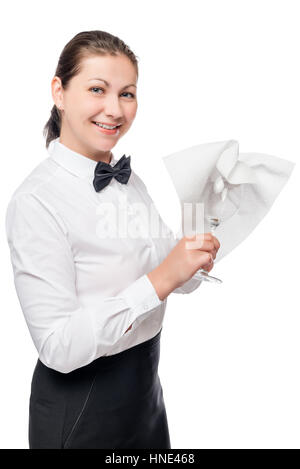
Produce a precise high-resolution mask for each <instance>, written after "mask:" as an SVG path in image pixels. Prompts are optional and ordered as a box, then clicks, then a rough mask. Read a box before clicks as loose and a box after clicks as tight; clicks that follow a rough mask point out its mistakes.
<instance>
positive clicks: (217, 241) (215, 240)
mask: <svg viewBox="0 0 300 469" xmlns="http://www.w3.org/2000/svg"><path fill="white" fill-rule="evenodd" d="M213 242H214V245H215V248H216V249H217V251H218V250H219V249H220V242H219V240H218V239H217V238H216V237H215V236H213Z"/></svg>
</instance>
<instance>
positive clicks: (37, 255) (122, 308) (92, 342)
mask: <svg viewBox="0 0 300 469" xmlns="http://www.w3.org/2000/svg"><path fill="white" fill-rule="evenodd" d="M56 215H57V214H56V213H54V211H53V210H52V208H50V207H49V206H48V204H46V203H45V202H44V201H42V200H41V199H40V198H39V197H38V196H37V195H36V194H34V193H19V194H17V195H15V196H13V198H12V199H11V201H10V202H9V204H8V207H7V212H6V234H7V241H8V244H9V248H10V253H11V262H12V267H13V273H14V283H15V288H16V292H17V295H18V299H19V302H20V305H21V309H22V311H23V314H24V317H25V321H26V323H27V326H28V329H29V332H30V335H31V337H32V340H33V342H34V345H35V347H36V349H37V351H38V353H39V358H40V360H41V361H42V362H43V363H44V364H45V365H46V366H48V367H49V368H53V369H55V370H57V371H60V372H62V373H69V372H71V371H73V370H75V369H77V368H80V367H82V366H85V365H87V364H89V363H90V362H92V361H93V360H95V359H96V358H98V357H100V356H102V355H104V354H105V353H106V352H107V351H109V350H110V348H111V347H112V346H113V345H114V344H115V343H116V342H117V341H118V340H119V339H120V338H121V337H122V336H123V335H124V333H125V331H126V330H127V329H128V328H129V326H130V325H131V324H132V323H134V321H135V319H137V318H138V317H140V316H142V315H143V314H145V313H147V312H149V311H151V310H152V309H155V308H156V307H157V306H159V305H160V304H161V303H162V301H161V300H160V299H159V297H158V295H157V293H156V290H155V288H154V287H153V285H152V283H151V281H150V279H149V278H148V276H147V275H146V274H145V275H143V276H141V277H139V278H138V279H137V280H135V281H134V282H133V283H131V284H130V285H129V286H128V287H127V288H125V289H123V290H122V291H120V293H119V294H118V295H117V296H112V297H105V298H104V299H101V298H100V299H99V304H98V309H97V311H89V310H88V309H86V308H83V307H82V305H81V304H80V302H79V299H78V296H77V293H76V271H75V265H74V257H73V253H72V248H71V245H70V243H69V241H68V239H67V236H66V232H65V229H64V227H63V225H62V223H61V221H60V219H59V217H57V216H56ZM99 287H100V286H99ZM146 316H147V315H145V317H146ZM133 329H134V327H132V330H133ZM127 333H130V332H127Z"/></svg>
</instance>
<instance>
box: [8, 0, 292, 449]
mask: <svg viewBox="0 0 300 469" xmlns="http://www.w3.org/2000/svg"><path fill="white" fill-rule="evenodd" d="M298 6H299V2H297V1H296V0H295V1H291V0H284V1H283V0H282V1H276V0H270V1H268V0H258V1H257V0H251V1H245V0H244V1H241V0H236V1H234V0H231V1H228V0H227V1H226V0H225V1H224V0H221V1H217V0H210V1H199V0H187V1H185V2H182V1H176V0H172V1H170V0H164V1H153V0H152V1H151V3H150V2H148V3H146V2H141V1H130V0H127V1H126V2H124V1H117V0H114V1H113V2H103V1H99V0H98V1H93V0H90V1H88V2H82V1H75V0H72V1H66V0H64V1H61V0H60V1H57V0H52V1H51V2H50V1H49V2H38V1H26V2H22V1H17V2H16V1H15V2H12V3H9V2H6V3H3V2H2V3H1V14H0V16H1V28H0V34H1V131H2V132H1V135H2V138H1V170H0V175H1V186H0V187H1V233H0V236H1V260H2V262H1V270H2V282H1V285H2V288H1V303H2V304H1V318H2V319H1V328H0V334H1V336H0V347H1V349H0V357H1V399H0V403H1V409H0V414H1V424H0V432H1V435H0V445H1V447H2V448H14V449H16V448H28V439H27V427H28V406H29V393H30V383H31V378H32V373H33V369H34V366H35V363H36V360H37V351H36V349H35V348H34V345H33V342H32V341H31V337H30V335H29V331H28V329H27V326H26V323H25V320H24V318H23V315H22V311H21V309H20V305H19V302H18V298H17V295H16V292H15V289H14V284H13V275H12V267H11V263H10V257H9V249H8V245H7V241H6V236H5V226H4V217H5V211H6V206H7V204H8V201H9V199H10V197H11V194H12V192H13V191H14V190H15V189H16V187H17V186H18V185H19V184H20V183H21V182H22V180H23V179H24V178H25V177H26V176H27V175H28V174H29V172H31V170H32V169H33V168H34V167H35V166H36V165H37V164H39V163H40V161H41V160H42V159H43V158H45V157H46V156H47V153H46V149H45V141H44V138H43V135H42V128H43V126H44V124H45V123H46V121H47V120H48V118H49V115H50V110H51V107H52V105H53V101H52V96H51V91H50V82H51V79H52V77H53V75H54V72H55V68H56V65H57V61H58V58H59V54H60V52H61V50H62V49H63V47H64V45H65V44H66V43H67V42H68V41H69V40H70V39H71V38H72V37H73V36H74V35H75V34H77V33H78V32H80V31H86V30H92V29H99V30H104V31H108V32H110V33H111V34H114V35H116V36H119V37H120V38H121V39H123V40H124V41H125V43H127V44H128V45H129V47H130V48H131V49H132V50H133V52H134V53H135V54H136V55H137V56H138V59H139V75H140V76H139V81H138V95H137V96H138V103H139V108H138V113H137V116H136V120H135V122H134V124H133V126H132V127H131V129H130V131H129V132H128V134H126V135H125V136H124V138H123V139H122V140H121V141H120V142H119V143H118V144H117V146H116V147H114V149H113V151H114V154H115V155H116V157H117V158H119V157H121V156H122V154H123V153H126V154H127V155H128V154H130V155H131V156H132V166H133V168H134V170H135V171H136V172H137V173H138V174H139V175H140V176H141V177H142V179H143V180H144V182H145V184H146V185H147V187H148V190H149V193H150V194H151V196H152V197H153V199H154V201H155V203H156V204H157V206H158V208H159V210H160V213H161V215H162V216H163V218H164V220H165V221H166V222H167V223H168V224H169V226H171V227H172V228H175V227H176V226H177V223H178V216H179V210H178V208H179V206H177V205H176V204H175V203H174V193H172V191H171V190H169V191H166V190H164V187H165V184H168V181H167V176H166V173H164V172H163V171H162V170H161V168H162V167H163V166H162V163H161V157H162V156H164V155H166V154H169V153H172V152H173V151H179V150H180V149H184V148H186V147H189V146H192V145H196V144H199V143H204V142H212V141H221V140H228V139H235V140H237V141H238V142H239V149H240V152H248V151H249V152H250V151H254V152H261V153H268V154H271V155H275V156H279V157H281V158H285V159H288V160H290V161H293V162H295V163H296V166H295V169H294V172H293V173H292V176H291V178H290V179H289V181H288V183H287V185H286V186H285V187H284V188H283V190H282V192H281V193H280V195H279V196H278V199H276V201H275V203H274V204H273V206H272V207H271V209H270V211H269V213H268V214H267V215H266V217H265V218H264V219H263V220H262V222H261V223H260V224H259V225H258V226H257V228H256V229H255V230H254V231H253V232H252V233H251V235H250V236H249V237H248V238H247V239H246V240H245V241H244V242H243V243H242V244H241V245H240V246H238V247H237V248H236V249H234V250H233V251H232V252H231V253H230V254H229V255H228V256H226V257H225V258H224V259H222V260H221V261H220V263H216V264H215V267H214V269H213V271H212V275H216V276H219V277H221V278H222V279H223V281H224V283H223V284H222V285H213V284H208V283H205V284H203V285H202V286H201V287H200V288H199V289H197V290H196V291H194V292H193V293H191V294H189V295H175V294H171V295H170V296H169V297H168V306H167V311H166V316H165V322H164V326H163V332H162V339H161V359H160V367H159V376H160V379H161V383H162V386H163V391H164V398H165V404H166V409H167V414H168V420H169V429H170V437H171V445H172V448H187V449H191V448H300V427H299V421H300V400H299V395H300V378H299V357H300V345H299V329H300V320H299V311H300V309H299V300H298V293H299V278H300V275H299V224H298V219H297V217H298V212H299V208H298V204H299V182H300V181H299V168H300V164H299V163H300V156H299V155H300V141H299V115H300V114H299V112H300V111H299V110H300V99H299V83H300V73H299V47H298V45H299V43H300V30H299V14H298V13H297V8H298ZM167 187H169V188H170V189H171V186H167ZM172 201H173V203H172Z"/></svg>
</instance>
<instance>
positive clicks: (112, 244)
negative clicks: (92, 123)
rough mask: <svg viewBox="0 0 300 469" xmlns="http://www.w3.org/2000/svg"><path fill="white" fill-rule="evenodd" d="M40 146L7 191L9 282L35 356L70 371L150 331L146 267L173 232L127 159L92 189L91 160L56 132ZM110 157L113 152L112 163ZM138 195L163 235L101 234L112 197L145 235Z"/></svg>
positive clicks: (159, 309) (153, 298) (159, 318)
mask: <svg viewBox="0 0 300 469" xmlns="http://www.w3.org/2000/svg"><path fill="white" fill-rule="evenodd" d="M48 153H49V156H48V157H47V158H45V159H44V160H42V162H41V163H40V164H38V165H37V166H36V167H35V168H34V169H33V171H32V172H31V173H30V174H29V175H28V176H27V177H26V178H25V180H24V181H23V182H22V183H21V184H20V185H19V187H18V188H17V189H16V190H15V192H14V193H13V195H12V197H11V200H10V202H9V204H8V207H7V212H6V233H7V240H8V243H9V247H10V253H11V262H12V266H13V274H14V283H15V288H16V291H17V295H18V298H19V302H20V305H21V308H22V311H23V314H24V317H25V320H26V323H27V326H28V328H29V331H30V334H31V337H32V340H33V342H34V345H35V347H36V349H37V351H38V354H39V359H40V360H41V361H42V362H43V363H44V364H45V365H46V366H47V367H49V368H53V369H55V370H57V371H60V372H62V373H69V372H71V371H73V370H75V369H77V368H80V367H83V366H85V365H88V364H89V363H91V362H92V361H93V360H95V359H97V358H98V357H101V356H107V355H113V354H116V353H119V352H121V351H123V350H125V349H127V348H130V347H132V346H134V345H137V344H139V343H141V342H144V341H146V340H148V339H150V338H152V337H154V336H155V335H156V334H157V333H158V332H159V330H160V329H161V327H162V324H163V318H164V314H165V309H166V304H167V299H165V300H163V301H161V300H160V299H159V297H158V295H157V293H156V290H155V288H154V286H153V284H152V283H151V281H150V279H149V277H148V276H147V273H149V272H150V271H151V270H153V269H154V268H155V267H157V266H158V265H159V264H160V263H161V262H162V261H163V260H164V259H165V257H166V256H167V255H168V254H169V252H170V251H171V249H172V248H173V247H174V246H175V245H176V243H177V242H178V240H176V239H175V237H174V235H173V233H172V232H171V230H170V229H169V228H168V227H167V226H166V224H165V223H164V222H163V220H162V218H161V217H160V215H159V214H158V212H157V210H156V207H155V205H154V203H153V200H152V199H151V197H150V195H149V194H148V191H147V189H146V186H145V184H144V183H143V182H142V180H141V179H140V177H139V176H138V175H137V174H136V173H135V172H134V170H133V169H132V161H131V170H132V171H131V175H130V178H129V181H128V183H127V184H122V183H120V182H118V181H117V180H116V179H115V178H114V177H113V178H112V180H111V181H110V183H109V184H108V185H107V186H106V187H105V188H104V189H102V190H101V191H100V192H96V191H95V189H94V187H93V178H94V170H95V166H96V164H97V162H96V161H94V160H92V159H90V158H88V157H86V156H84V155H81V154H79V153H76V152H74V151H72V150H70V149H69V148H68V147H66V146H65V145H63V144H62V143H60V142H59V138H57V139H55V140H54V141H52V142H51V143H50V146H49V148H48ZM116 162H117V160H116V159H115V157H114V155H113V154H112V160H111V162H110V164H111V166H114V165H115V164H116ZM137 202H139V203H142V204H144V205H145V206H146V207H148V209H149V211H150V206H152V209H153V210H154V211H155V213H156V214H157V215H158V218H159V223H160V229H161V230H164V233H165V234H166V233H167V234H168V235H169V236H160V237H156V236H152V235H151V233H150V234H147V235H146V236H145V235H144V236H140V237H129V236H127V237H120V236H119V237H118V236H116V237H115V238H113V237H112V236H106V237H105V236H103V232H104V231H103V230H104V227H105V229H107V228H109V227H111V226H115V225H113V222H115V218H114V219H112V213H113V212H112V210H107V211H105V210H106V209H107V207H110V206H111V205H112V204H113V206H114V207H115V208H116V207H119V208H120V207H123V210H125V211H126V212H127V215H128V218H127V219H128V220H131V222H130V223H131V225H130V226H131V228H132V227H136V229H137V230H138V229H140V233H145V231H143V229H145V226H146V220H145V214H144V212H143V210H140V211H139V210H137V207H136V205H138V204H136V203H137ZM124 207H125V208H124ZM120 213H121V211H120ZM119 218H120V217H119ZM161 232H162V231H161ZM148 233H149V230H148ZM201 282H202V281H201V280H199V279H196V278H194V277H192V278H191V279H190V280H188V281H187V282H186V283H185V284H184V285H183V286H181V287H180V288H177V289H176V290H174V293H190V292H192V291H194V290H195V289H196V288H197V287H198V286H199V285H200V284H201ZM131 324H132V327H131V329H129V330H128V331H127V332H126V333H125V331H126V330H127V329H128V328H129V327H130V325H131Z"/></svg>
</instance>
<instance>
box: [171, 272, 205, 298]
mask: <svg viewBox="0 0 300 469" xmlns="http://www.w3.org/2000/svg"><path fill="white" fill-rule="evenodd" d="M196 275H197V274H195V275H194V276H193V277H191V278H190V279H189V280H187V281H186V282H185V283H184V284H183V285H181V287H178V288H176V289H175V290H173V291H172V293H181V294H185V293H192V292H193V291H194V290H196V289H197V288H198V287H200V285H201V283H202V282H203V279H199V277H198V276H196Z"/></svg>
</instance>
